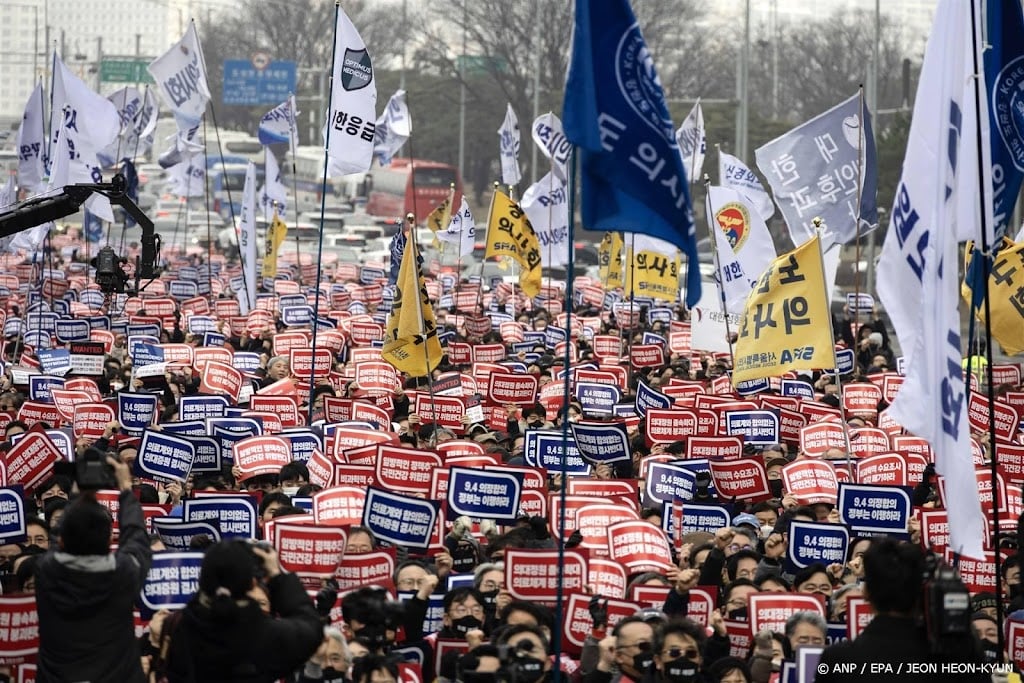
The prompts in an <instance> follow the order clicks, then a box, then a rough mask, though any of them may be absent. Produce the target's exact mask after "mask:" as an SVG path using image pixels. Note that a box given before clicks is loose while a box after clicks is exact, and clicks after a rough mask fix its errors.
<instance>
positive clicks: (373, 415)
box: [352, 400, 391, 427]
mask: <svg viewBox="0 0 1024 683" xmlns="http://www.w3.org/2000/svg"><path fill="white" fill-rule="evenodd" d="M352 419H353V420H355V421H357V422H376V423H377V424H378V425H380V426H381V427H389V426H391V415H390V414H389V413H388V411H386V410H384V409H383V408H380V407H378V406H375V405H373V404H372V403H367V402H366V401H362V400H357V401H354V402H353V403H352Z"/></svg>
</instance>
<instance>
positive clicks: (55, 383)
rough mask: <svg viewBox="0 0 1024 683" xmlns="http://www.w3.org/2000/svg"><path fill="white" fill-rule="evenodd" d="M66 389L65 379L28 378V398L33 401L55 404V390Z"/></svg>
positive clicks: (42, 376)
mask: <svg viewBox="0 0 1024 683" xmlns="http://www.w3.org/2000/svg"><path fill="white" fill-rule="evenodd" d="M63 388H64V378H63V377H50V376H48V375H32V376H31V377H29V378H28V397H29V400H32V401H40V402H42V403H53V393H52V392H53V390H54V389H63Z"/></svg>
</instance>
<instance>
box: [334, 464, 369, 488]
mask: <svg viewBox="0 0 1024 683" xmlns="http://www.w3.org/2000/svg"><path fill="white" fill-rule="evenodd" d="M333 482H334V485H335V486H358V487H359V488H366V487H367V486H376V485H377V474H376V472H374V468H373V465H335V466H334V479H333Z"/></svg>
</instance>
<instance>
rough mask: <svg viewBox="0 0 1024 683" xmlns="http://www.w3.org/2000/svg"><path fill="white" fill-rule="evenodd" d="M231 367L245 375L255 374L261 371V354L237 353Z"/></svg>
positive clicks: (233, 357) (250, 352) (232, 359)
mask: <svg viewBox="0 0 1024 683" xmlns="http://www.w3.org/2000/svg"><path fill="white" fill-rule="evenodd" d="M231 365H232V366H233V367H234V368H235V370H240V371H241V372H245V373H253V372H256V371H257V370H259V369H260V367H261V365H260V354H258V353H254V352H252V351H235V355H234V356H232V358H231Z"/></svg>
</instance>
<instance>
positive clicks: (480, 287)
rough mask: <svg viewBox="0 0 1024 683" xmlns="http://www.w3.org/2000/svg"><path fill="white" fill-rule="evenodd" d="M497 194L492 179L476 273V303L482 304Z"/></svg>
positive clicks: (460, 246)
mask: <svg viewBox="0 0 1024 683" xmlns="http://www.w3.org/2000/svg"><path fill="white" fill-rule="evenodd" d="M497 194H498V181H494V191H493V192H491V207H490V208H489V209H488V210H487V229H486V230H484V257H483V258H482V259H480V270H479V271H478V273H479V274H478V275H477V280H478V282H477V288H476V305H477V306H483V298H484V263H486V262H487V251H486V250H487V247H488V246H490V244H491V214H493V213H494V198H495V196H497ZM461 252H462V245H461V244H460V245H459V253H461Z"/></svg>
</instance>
